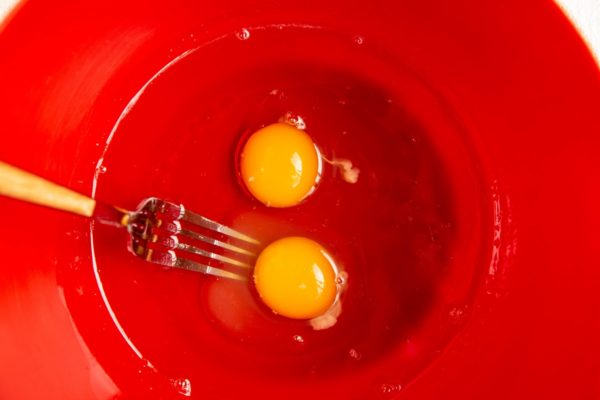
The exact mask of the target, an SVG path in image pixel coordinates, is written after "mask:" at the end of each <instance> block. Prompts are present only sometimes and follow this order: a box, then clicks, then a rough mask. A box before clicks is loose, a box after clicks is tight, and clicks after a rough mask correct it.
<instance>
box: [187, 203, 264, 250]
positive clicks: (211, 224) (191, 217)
mask: <svg viewBox="0 0 600 400" xmlns="http://www.w3.org/2000/svg"><path fill="white" fill-rule="evenodd" d="M181 219H182V220H184V221H187V222H190V223H192V224H195V225H198V226H201V227H203V228H206V229H210V230H213V231H217V232H219V233H223V234H225V235H228V236H231V237H234V238H236V239H239V240H243V241H245V242H248V243H252V244H256V245H258V244H260V242H259V241H258V240H256V239H253V238H251V237H250V236H247V235H244V234H243V233H240V232H238V231H236V230H234V229H231V228H229V227H227V226H225V225H221V224H219V223H218V222H215V221H212V220H210V219H208V218H206V217H203V216H202V215H199V214H196V213H194V212H192V211H190V210H188V209H185V210H184V213H183V217H182V218H181Z"/></svg>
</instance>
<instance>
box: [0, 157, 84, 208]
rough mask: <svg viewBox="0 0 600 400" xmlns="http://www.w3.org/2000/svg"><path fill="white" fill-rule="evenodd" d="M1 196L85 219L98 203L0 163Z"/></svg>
mask: <svg viewBox="0 0 600 400" xmlns="http://www.w3.org/2000/svg"><path fill="white" fill-rule="evenodd" d="M0 195H2V196H7V197H12V198H13V199H18V200H23V201H27V202H29V203H35V204H39V205H43V206H47V207H51V208H55V209H58V210H63V211H68V212H71V213H74V214H78V215H82V216H84V217H91V216H92V215H93V214H94V208H95V207H96V201H95V200H94V199H90V198H89V197H87V196H84V195H82V194H79V193H77V192H74V191H72V190H70V189H67V188H65V187H63V186H60V185H57V184H55V183H52V182H49V181H47V180H45V179H43V178H40V177H39V176H36V175H33V174H30V173H29V172H26V171H23V170H22V169H19V168H16V167H13V166H12V165H9V164H6V163H3V162H2V161H0Z"/></svg>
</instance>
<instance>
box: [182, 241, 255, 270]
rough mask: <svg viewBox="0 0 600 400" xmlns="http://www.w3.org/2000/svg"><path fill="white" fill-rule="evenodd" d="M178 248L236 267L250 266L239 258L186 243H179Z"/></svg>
mask: <svg viewBox="0 0 600 400" xmlns="http://www.w3.org/2000/svg"><path fill="white" fill-rule="evenodd" d="M177 249H179V250H183V251H187V252H190V253H194V254H197V255H199V256H202V257H206V258H212V259H213V260H217V261H221V262H224V263H227V264H231V265H234V266H236V267H242V268H250V265H249V264H246V263H244V262H241V261H238V260H234V259H233V258H229V257H225V256H222V255H220V254H216V253H213V252H212V251H206V250H203V249H199V248H198V247H195V246H192V245H189V244H186V243H178V244H177Z"/></svg>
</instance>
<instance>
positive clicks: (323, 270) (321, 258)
mask: <svg viewBox="0 0 600 400" xmlns="http://www.w3.org/2000/svg"><path fill="white" fill-rule="evenodd" d="M337 272H338V271H337V267H336V265H335V263H334V261H333V259H332V258H331V256H330V255H329V254H328V253H327V251H326V250H325V249H324V248H323V246H321V245H320V244H319V243H317V242H315V241H313V240H311V239H307V238H304V237H297V236H293V237H286V238H283V239H279V240H277V241H275V242H273V243H271V244H270V245H268V246H267V247H266V248H265V249H264V250H263V251H262V252H261V253H260V255H259V256H258V259H257V260H256V265H255V269H254V283H255V285H256V289H257V291H258V294H259V295H260V297H261V299H262V300H263V302H264V303H265V304H266V305H267V306H269V308H271V310H273V312H275V313H276V314H280V315H282V316H285V317H288V318H294V319H311V318H315V317H318V316H321V315H323V314H324V313H326V312H327V311H328V310H329V309H330V308H331V306H332V305H333V304H334V302H335V300H336V297H337V292H338V291H337V285H336V278H337Z"/></svg>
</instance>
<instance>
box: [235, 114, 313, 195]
mask: <svg viewBox="0 0 600 400" xmlns="http://www.w3.org/2000/svg"><path fill="white" fill-rule="evenodd" d="M240 164H241V165H240V167H241V174H242V179H243V181H244V184H245V185H246V187H247V188H248V190H249V191H250V193H252V195H253V196H254V197H256V198H257V199H258V200H259V201H261V202H262V203H263V204H265V205H267V206H270V207H291V206H294V205H296V204H298V203H300V202H301V201H302V200H304V199H305V198H306V197H307V196H308V195H310V194H311V193H312V191H313V190H314V189H315V185H316V184H317V182H318V180H319V178H320V172H321V159H320V155H319V152H318V150H317V147H316V146H315V144H314V143H313V141H312V139H311V138H310V136H309V135H308V134H307V133H306V132H304V131H302V130H300V129H297V128H296V127H294V126H292V125H288V124H285V123H276V124H271V125H269V126H266V127H264V128H262V129H259V130H258V131H256V132H254V133H253V134H252V135H251V136H250V138H249V139H248V141H247V142H246V144H245V145H244V148H243V150H242V153H241V159H240Z"/></svg>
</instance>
